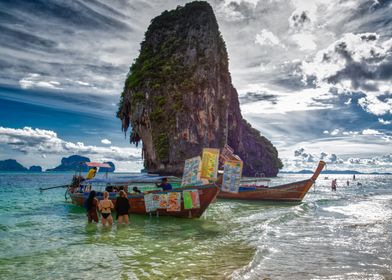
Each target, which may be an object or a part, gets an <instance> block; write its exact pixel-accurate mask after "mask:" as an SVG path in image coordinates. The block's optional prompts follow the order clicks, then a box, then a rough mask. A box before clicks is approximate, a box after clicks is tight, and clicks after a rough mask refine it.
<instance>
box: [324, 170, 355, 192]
mask: <svg viewBox="0 0 392 280" xmlns="http://www.w3.org/2000/svg"><path fill="white" fill-rule="evenodd" d="M353 181H355V174H354V175H353ZM346 185H347V187H348V186H350V181H349V180H347V181H346ZM357 185H358V186H362V184H361V183H357ZM337 186H338V183H337V179H333V180H332V182H331V190H332V191H335V192H336V187H337Z"/></svg>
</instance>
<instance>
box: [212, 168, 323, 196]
mask: <svg viewBox="0 0 392 280" xmlns="http://www.w3.org/2000/svg"><path fill="white" fill-rule="evenodd" d="M324 166H325V162H323V161H320V162H319V165H318V167H317V168H316V171H315V172H314V174H313V176H312V177H311V178H310V179H307V180H303V181H298V182H293V183H289V184H284V185H280V186H275V187H269V188H267V187H265V188H260V187H254V188H243V189H242V190H241V189H240V191H239V192H238V193H229V192H222V191H221V192H220V193H219V194H218V198H223V199H240V200H269V201H291V202H300V201H302V199H303V198H304V197H305V195H306V193H307V192H308V191H309V189H310V188H311V187H312V185H313V183H314V182H315V181H316V179H317V177H318V176H319V174H320V172H321V171H322V169H323V168H324Z"/></svg>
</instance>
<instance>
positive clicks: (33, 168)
mask: <svg viewBox="0 0 392 280" xmlns="http://www.w3.org/2000/svg"><path fill="white" fill-rule="evenodd" d="M29 171H30V172H42V167H41V166H38V165H33V166H30V168H29Z"/></svg>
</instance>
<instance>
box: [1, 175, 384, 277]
mask: <svg viewBox="0 0 392 280" xmlns="http://www.w3.org/2000/svg"><path fill="white" fill-rule="evenodd" d="M71 176H72V174H70V173H48V174H46V173H42V174H38V173H37V174H27V173H20V174H15V173H2V174H0V278H1V279H392V176H382V175H372V176H370V175H357V178H356V181H352V175H332V176H331V175H328V176H329V179H325V178H324V177H325V176H324V175H323V174H322V175H321V176H320V178H319V179H318V181H317V183H316V186H315V188H312V189H311V190H310V191H309V193H308V194H307V196H306V197H305V199H304V201H303V202H302V203H297V204H285V203H266V202H241V201H222V200H218V201H217V202H216V203H214V204H212V205H211V206H210V207H209V209H208V210H207V212H206V214H205V215H204V216H203V217H202V218H201V219H194V220H189V219H178V218H171V217H158V218H157V217H148V216H136V215H131V224H130V225H129V226H121V227H117V226H113V227H102V226H101V225H95V224H90V225H89V224H87V219H86V216H85V211H84V209H83V208H80V207H77V206H74V205H72V204H71V203H70V202H67V201H65V199H64V189H53V190H48V191H45V192H43V193H40V191H39V190H38V188H39V187H49V186H56V185H62V184H66V183H68V182H69V181H70V179H71ZM308 177H309V175H292V174H283V175H281V176H280V177H278V178H275V179H273V182H272V184H273V185H277V184H281V183H285V182H292V181H297V180H302V179H305V178H308ZM332 178H337V181H338V188H337V191H336V192H332V191H331V190H330V184H331V179H332ZM347 180H349V182H350V185H349V186H347V185H346V181H347ZM358 183H361V185H358Z"/></svg>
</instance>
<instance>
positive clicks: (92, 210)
mask: <svg viewBox="0 0 392 280" xmlns="http://www.w3.org/2000/svg"><path fill="white" fill-rule="evenodd" d="M96 196H97V193H96V192H95V191H91V192H90V194H89V196H88V198H87V201H86V206H87V207H86V208H87V218H88V222H89V223H91V222H92V221H94V222H96V223H98V213H97V206H98V199H97V197H96Z"/></svg>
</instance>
